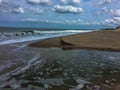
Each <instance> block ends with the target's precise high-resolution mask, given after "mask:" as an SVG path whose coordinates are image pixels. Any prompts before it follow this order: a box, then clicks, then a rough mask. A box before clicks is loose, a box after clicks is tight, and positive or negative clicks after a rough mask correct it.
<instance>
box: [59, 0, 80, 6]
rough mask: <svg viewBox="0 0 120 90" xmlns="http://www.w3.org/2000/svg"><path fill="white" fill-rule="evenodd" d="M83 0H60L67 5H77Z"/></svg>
mask: <svg viewBox="0 0 120 90" xmlns="http://www.w3.org/2000/svg"><path fill="white" fill-rule="evenodd" d="M80 1H81V0H60V2H61V3H63V4H66V5H77V4H80Z"/></svg>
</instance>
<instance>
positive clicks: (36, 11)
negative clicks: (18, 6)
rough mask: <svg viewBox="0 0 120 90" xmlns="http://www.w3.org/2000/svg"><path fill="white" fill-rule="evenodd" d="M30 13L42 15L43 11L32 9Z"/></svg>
mask: <svg viewBox="0 0 120 90" xmlns="http://www.w3.org/2000/svg"><path fill="white" fill-rule="evenodd" d="M31 11H32V12H34V13H35V14H40V15H41V14H43V13H44V11H43V10H42V9H39V8H33V9H31Z"/></svg>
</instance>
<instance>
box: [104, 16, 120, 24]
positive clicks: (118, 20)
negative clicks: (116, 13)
mask: <svg viewBox="0 0 120 90" xmlns="http://www.w3.org/2000/svg"><path fill="white" fill-rule="evenodd" d="M103 24H117V25H120V17H113V18H110V19H105V21H104V22H103Z"/></svg>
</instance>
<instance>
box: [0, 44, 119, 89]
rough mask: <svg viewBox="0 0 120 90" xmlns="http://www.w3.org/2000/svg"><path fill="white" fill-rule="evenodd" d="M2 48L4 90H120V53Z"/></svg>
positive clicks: (17, 46) (0, 74) (22, 46)
mask: <svg viewBox="0 0 120 90" xmlns="http://www.w3.org/2000/svg"><path fill="white" fill-rule="evenodd" d="M29 43H30V42H25V43H14V44H8V45H1V46H0V50H1V52H0V62H1V63H0V90H13V89H16V90H120V77H119V76H120V52H107V51H97V50H85V49H80V50H62V49H60V48H49V49H47V48H46V49H43V48H32V47H28V46H27V45H28V44H29Z"/></svg>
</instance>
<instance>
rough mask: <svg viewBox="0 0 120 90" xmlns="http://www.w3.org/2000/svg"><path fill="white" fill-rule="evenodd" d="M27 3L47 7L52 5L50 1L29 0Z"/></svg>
mask: <svg viewBox="0 0 120 90" xmlns="http://www.w3.org/2000/svg"><path fill="white" fill-rule="evenodd" d="M27 2H28V3H31V4H46V5H50V4H51V2H50V1H49V0H27Z"/></svg>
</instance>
